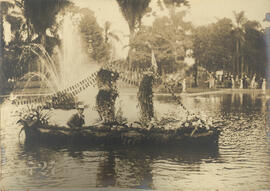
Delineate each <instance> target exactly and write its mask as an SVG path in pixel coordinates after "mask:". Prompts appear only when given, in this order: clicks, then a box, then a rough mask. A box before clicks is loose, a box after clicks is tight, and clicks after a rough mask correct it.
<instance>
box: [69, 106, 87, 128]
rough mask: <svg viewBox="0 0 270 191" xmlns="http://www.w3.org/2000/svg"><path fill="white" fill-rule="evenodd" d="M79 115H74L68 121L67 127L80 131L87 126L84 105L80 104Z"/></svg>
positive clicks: (78, 107)
mask: <svg viewBox="0 0 270 191" xmlns="http://www.w3.org/2000/svg"><path fill="white" fill-rule="evenodd" d="M77 111H78V112H77V113H75V114H73V115H72V116H71V118H70V119H69V120H68V122H67V125H68V126H69V127H70V128H72V129H76V130H77V129H80V128H82V126H83V125H84V124H85V120H84V115H83V112H84V105H82V104H79V105H78V106H77Z"/></svg>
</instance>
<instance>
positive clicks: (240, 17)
mask: <svg viewBox="0 0 270 191" xmlns="http://www.w3.org/2000/svg"><path fill="white" fill-rule="evenodd" d="M233 14H234V18H235V23H236V25H235V26H234V28H233V34H234V37H235V58H234V71H236V72H237V73H238V74H243V72H244V55H243V49H242V47H243V44H244V42H245V30H244V25H245V23H246V22H247V18H246V17H245V12H244V11H241V12H239V13H236V12H235V11H234V12H233Z"/></svg>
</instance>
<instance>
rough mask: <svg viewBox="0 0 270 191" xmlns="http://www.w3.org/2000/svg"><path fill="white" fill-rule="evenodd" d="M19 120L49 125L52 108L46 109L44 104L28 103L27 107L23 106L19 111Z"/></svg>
mask: <svg viewBox="0 0 270 191" xmlns="http://www.w3.org/2000/svg"><path fill="white" fill-rule="evenodd" d="M17 115H18V116H19V121H23V122H26V123H31V122H37V123H39V124H40V125H42V126H48V121H49V118H50V110H45V108H44V107H42V106H33V105H30V106H29V105H27V107H26V108H22V109H21V110H20V111H18V112H17Z"/></svg>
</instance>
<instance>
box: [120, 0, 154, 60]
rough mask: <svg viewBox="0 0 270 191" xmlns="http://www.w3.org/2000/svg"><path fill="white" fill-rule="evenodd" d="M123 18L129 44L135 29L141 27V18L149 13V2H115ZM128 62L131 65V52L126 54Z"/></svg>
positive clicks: (125, 0)
mask: <svg viewBox="0 0 270 191" xmlns="http://www.w3.org/2000/svg"><path fill="white" fill-rule="evenodd" d="M116 1H117V3H118V5H119V8H120V10H121V12H122V15H123V17H124V18H125V19H126V21H127V23H128V26H129V31H130V35H129V44H131V42H132V41H133V39H134V36H135V29H136V28H139V27H140V26H141V20H142V17H143V16H144V15H145V14H146V13H148V12H149V11H150V9H149V8H148V7H149V3H150V1H151V0H136V1H135V0H116ZM128 62H129V63H132V50H131V49H129V52H128Z"/></svg>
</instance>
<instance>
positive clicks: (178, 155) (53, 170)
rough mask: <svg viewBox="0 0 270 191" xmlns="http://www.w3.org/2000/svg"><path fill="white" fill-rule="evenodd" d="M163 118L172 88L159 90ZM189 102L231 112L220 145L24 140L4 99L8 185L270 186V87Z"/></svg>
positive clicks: (61, 120) (89, 96)
mask: <svg viewBox="0 0 270 191" xmlns="http://www.w3.org/2000/svg"><path fill="white" fill-rule="evenodd" d="M96 93H97V92H96V91H92V90H91V91H88V92H84V93H83V94H80V95H79V97H80V99H81V100H84V101H85V103H87V104H89V106H90V107H89V108H88V109H86V110H85V116H86V119H87V120H86V123H87V124H91V123H93V122H95V121H96V120H97V118H98V115H97V113H96V111H95V110H94V109H93V106H94V97H95V95H96ZM154 99H155V100H154V107H155V111H156V116H158V117H159V118H160V117H161V116H165V115H167V114H171V113H172V112H174V111H176V109H177V104H176V103H175V102H174V100H173V99H172V97H170V96H169V95H155V98H154ZM118 100H120V102H118V103H117V105H118V107H119V105H121V108H122V111H123V114H124V116H125V117H127V118H128V120H130V121H133V120H136V119H137V118H138V108H137V107H136V105H137V101H136V90H134V89H130V90H121V91H120V97H119V98H118ZM183 102H184V104H185V105H186V107H187V108H189V109H192V110H195V111H201V112H203V113H205V115H207V116H208V117H212V118H214V119H219V120H224V121H225V122H226V125H225V126H224V127H223V128H222V132H221V135H220V139H219V146H218V148H199V149H198V148H192V147H190V148H179V147H178V148H176V147H175V148H174V147H170V148H168V147H158V148H156V147H147V146H146V147H144V148H131V147H130V148H127V147H113V146H111V147H104V146H102V145H100V146H96V147H85V146H82V147H71V146H61V147H60V146H56V145H55V146H52V145H50V146H38V145H24V144H23V140H22V139H23V136H22V137H21V138H20V141H19V138H18V132H19V131H20V128H21V127H20V126H18V125H17V124H16V120H17V117H16V116H15V115H14V111H15V109H16V108H15V107H14V106H13V105H11V104H10V103H9V102H7V101H6V102H4V103H2V104H1V156H2V157H1V177H0V185H1V186H3V187H4V188H6V190H8V189H9V190H11V189H26V188H29V189H30V190H31V189H36V188H40V189H42V188H43V189H45V188H47V189H48V188H95V187H121V188H142V189H153V190H155V189H157V190H262V189H267V188H268V189H270V130H269V125H268V114H269V106H270V104H269V103H270V102H268V97H267V96H266V95H264V94H262V92H248V93H243V92H242V93H239V92H231V91H226V92H224V93H222V94H215V93H213V94H205V95H196V96H188V95H186V96H184V97H183ZM74 112H75V110H70V111H61V110H55V111H54V112H53V115H52V118H51V122H52V123H57V124H65V123H66V120H67V119H68V118H69V116H70V115H72V113H74Z"/></svg>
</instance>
